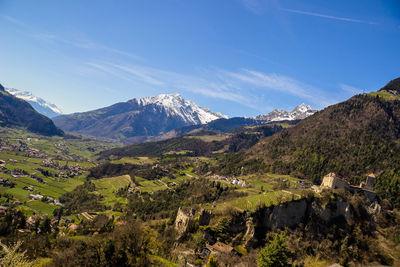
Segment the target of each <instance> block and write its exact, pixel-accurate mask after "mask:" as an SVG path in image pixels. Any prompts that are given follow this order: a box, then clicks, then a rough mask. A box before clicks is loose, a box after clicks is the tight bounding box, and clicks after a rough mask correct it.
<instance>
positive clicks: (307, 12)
mask: <svg viewBox="0 0 400 267" xmlns="http://www.w3.org/2000/svg"><path fill="white" fill-rule="evenodd" d="M279 10H282V11H286V12H290V13H295V14H301V15H307V16H313V17H320V18H325V19H332V20H339V21H345V22H352V23H364V24H371V25H374V24H377V23H376V22H373V21H365V20H360V19H355V18H346V17H338V16H332V15H327V14H321V13H316V12H309V11H303V10H297V9H289V8H280V9H279Z"/></svg>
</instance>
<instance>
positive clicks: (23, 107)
mask: <svg viewBox="0 0 400 267" xmlns="http://www.w3.org/2000/svg"><path fill="white" fill-rule="evenodd" d="M0 126H3V127H23V128H26V129H27V130H29V131H31V132H34V133H39V134H42V135H48V136H52V135H64V133H63V131H62V130H60V129H58V128H57V127H56V126H55V125H54V123H53V122H52V121H51V120H50V119H49V118H47V117H46V116H44V115H42V114H39V113H38V112H37V111H36V110H34V109H33V108H32V106H31V105H30V104H29V103H28V102H26V101H24V100H22V99H19V98H17V97H15V96H13V95H12V94H10V93H8V92H7V91H6V90H5V88H4V87H3V86H2V85H1V84H0Z"/></svg>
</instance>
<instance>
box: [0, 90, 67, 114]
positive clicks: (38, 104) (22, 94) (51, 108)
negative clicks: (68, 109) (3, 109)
mask: <svg viewBox="0 0 400 267" xmlns="http://www.w3.org/2000/svg"><path fill="white" fill-rule="evenodd" d="M5 90H6V91H7V92H9V93H10V94H12V95H13V96H15V97H17V98H20V99H23V100H25V101H26V102H28V103H29V104H31V106H32V107H33V108H34V109H35V110H36V111H37V112H39V113H40V114H43V115H45V116H46V117H49V118H53V117H56V116H59V115H61V114H62V111H61V110H60V109H59V108H58V107H57V106H56V105H55V104H52V103H50V102H48V101H46V100H44V99H43V98H40V97H37V96H35V95H33V94H32V93H31V92H28V91H22V90H18V89H15V88H5Z"/></svg>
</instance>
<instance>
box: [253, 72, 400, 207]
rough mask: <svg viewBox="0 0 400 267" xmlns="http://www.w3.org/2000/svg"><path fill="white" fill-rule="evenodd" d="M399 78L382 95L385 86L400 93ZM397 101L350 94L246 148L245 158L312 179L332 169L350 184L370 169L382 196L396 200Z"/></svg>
mask: <svg viewBox="0 0 400 267" xmlns="http://www.w3.org/2000/svg"><path fill="white" fill-rule="evenodd" d="M399 81H400V79H397V80H394V81H392V82H390V83H389V84H388V85H387V86H385V87H384V88H383V89H381V90H380V91H378V92H380V93H381V94H382V92H386V91H387V90H388V88H390V90H392V91H395V92H400V86H399V85H400V82H399ZM398 99H399V98H394V99H392V98H390V99H388V98H386V97H382V95H380V94H377V93H372V94H363V95H357V96H354V97H352V98H351V99H349V100H347V101H345V102H342V103H339V104H336V105H333V106H330V107H328V108H326V109H324V110H322V111H320V112H317V113H316V114H314V115H313V116H311V117H308V118H306V119H304V120H303V121H301V122H300V123H298V124H297V125H296V126H294V127H292V128H289V129H287V130H284V131H282V132H280V133H278V134H276V135H274V136H272V137H269V138H265V139H264V140H262V141H261V142H259V143H258V144H257V145H255V146H254V147H253V148H251V149H250V150H249V151H248V152H247V157H248V158H250V159H258V160H259V161H262V162H263V163H264V167H266V168H267V169H269V170H274V171H276V172H281V173H282V172H283V173H292V174H295V175H297V176H300V177H307V178H312V179H313V181H314V182H319V181H320V179H321V177H322V176H323V175H325V174H327V173H329V172H336V173H338V174H340V175H343V176H344V177H346V178H347V179H348V180H350V181H352V182H354V183H355V182H358V181H360V180H361V177H362V176H363V175H365V174H367V173H370V172H374V173H376V174H378V177H379V179H378V188H380V189H381V190H382V191H384V192H383V193H384V195H386V196H387V197H389V198H390V197H393V200H394V201H399V200H400V199H399V200H398V199H397V197H396V196H397V194H398V190H399V189H400V176H399V171H400V142H399V141H400V140H399V137H400V101H399V100H398ZM392 190H394V191H392ZM396 190H397V191H396ZM398 204H400V201H399V202H398Z"/></svg>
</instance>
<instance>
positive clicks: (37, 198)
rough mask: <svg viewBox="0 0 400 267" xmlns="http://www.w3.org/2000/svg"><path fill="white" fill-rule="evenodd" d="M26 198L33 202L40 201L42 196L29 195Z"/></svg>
mask: <svg viewBox="0 0 400 267" xmlns="http://www.w3.org/2000/svg"><path fill="white" fill-rule="evenodd" d="M28 197H29V198H30V199H33V200H41V199H42V198H43V196H42V195H40V194H29V196H28Z"/></svg>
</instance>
